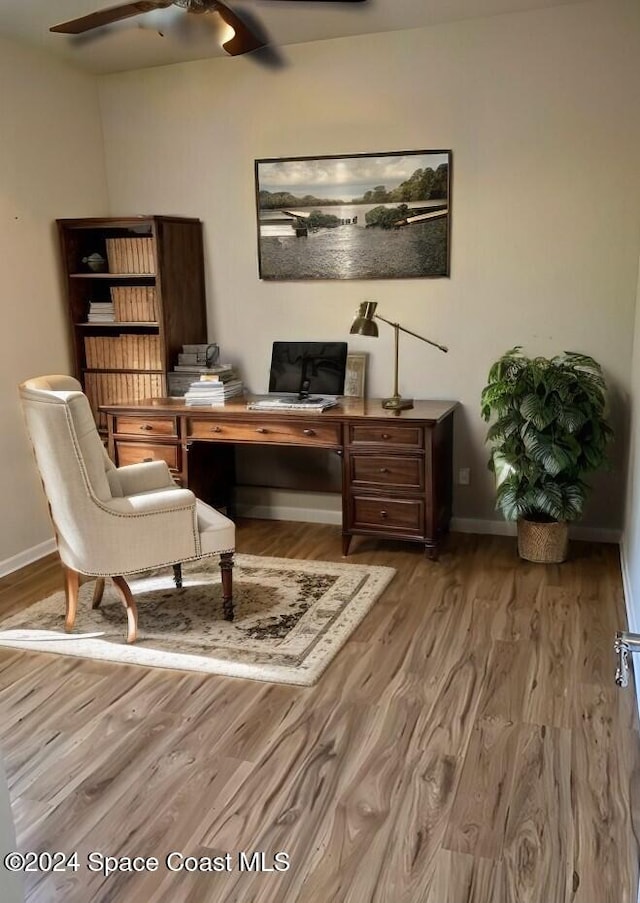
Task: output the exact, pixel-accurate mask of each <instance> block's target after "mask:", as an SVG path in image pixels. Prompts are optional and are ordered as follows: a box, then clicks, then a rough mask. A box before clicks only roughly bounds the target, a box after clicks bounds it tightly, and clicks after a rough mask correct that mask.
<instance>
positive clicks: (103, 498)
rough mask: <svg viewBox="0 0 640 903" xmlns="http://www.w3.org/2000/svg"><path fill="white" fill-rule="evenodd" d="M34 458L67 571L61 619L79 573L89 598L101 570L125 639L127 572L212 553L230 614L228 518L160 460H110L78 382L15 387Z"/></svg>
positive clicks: (46, 379) (70, 606) (45, 380)
mask: <svg viewBox="0 0 640 903" xmlns="http://www.w3.org/2000/svg"><path fill="white" fill-rule="evenodd" d="M19 391H20V399H21V402H22V408H23V411H24V415H25V420H26V425H27V431H28V433H29V436H30V439H31V443H32V445H33V450H34V453H35V458H36V463H37V466H38V469H39V471H40V476H41V478H42V483H43V487H44V491H45V494H46V496H47V500H48V502H49V510H50V512H51V517H52V520H53V525H54V529H55V534H56V541H57V546H58V552H59V554H60V558H61V560H62V564H63V567H64V572H65V596H66V618H65V629H66V630H67V631H71V630H72V629H73V625H74V623H75V619H76V610H77V604H78V589H79V584H80V579H79V578H80V575H82V574H85V575H87V576H91V577H97V578H98V579H97V580H96V586H95V591H94V597H93V607H94V608H97V607H98V606H99V605H100V602H101V599H102V594H103V591H104V582H105V577H110V578H111V579H112V580H113V583H114V586H115V587H116V589H117V591H118V593H119V595H120V598H121V599H122V602H123V604H124V606H125V608H126V611H127V620H128V632H127V641H128V642H129V643H133V642H134V641H135V639H136V632H137V609H136V604H135V600H134V598H133V595H132V593H131V590H130V589H129V585H128V584H127V581H126V579H125V578H126V576H127V575H129V574H135V573H139V572H141V571H147V570H150V569H152V568H161V567H165V566H166V567H169V566H171V565H172V566H173V567H174V576H175V581H176V585H177V586H180V585H181V579H182V578H181V570H180V566H181V564H182V562H185V561H193V560H194V559H198V558H203V557H205V556H208V555H216V554H217V555H220V568H221V572H222V596H223V610H224V616H225V618H226V619H227V620H232V619H233V596H232V567H233V552H234V547H235V525H234V523H233V521H231V520H229V518H227V517H225V516H224V515H223V514H221V513H220V512H219V511H216V510H215V509H214V508H211V507H210V506H209V505H206V504H205V503H204V502H202V501H200V500H199V499H196V497H195V496H194V494H193V493H192V492H191V491H190V490H188V489H182V488H180V487H179V486H177V485H176V483H175V482H174V481H173V479H172V477H171V474H170V472H169V468H168V467H167V465H166V463H165V462H164V461H151V462H145V463H141V464H130V465H128V466H126V467H116V466H115V465H114V464H113V462H112V461H111V460H110V458H109V457H108V455H107V453H106V451H105V449H104V446H103V444H102V441H101V439H100V436H99V434H98V431H97V429H96V425H95V421H94V419H93V415H92V413H91V408H90V406H89V401H88V399H87V397H86V395H84V394H83V392H82V387H81V385H80V383H79V382H78V381H77V380H75V379H73V378H72V377H70V376H41V377H37V378H35V379H29V380H27V381H26V382H24V383H22V384H21V385H20V387H19Z"/></svg>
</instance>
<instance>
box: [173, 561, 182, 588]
mask: <svg viewBox="0 0 640 903" xmlns="http://www.w3.org/2000/svg"><path fill="white" fill-rule="evenodd" d="M173 580H174V582H175V585H176V589H182V565H181V564H174V566H173Z"/></svg>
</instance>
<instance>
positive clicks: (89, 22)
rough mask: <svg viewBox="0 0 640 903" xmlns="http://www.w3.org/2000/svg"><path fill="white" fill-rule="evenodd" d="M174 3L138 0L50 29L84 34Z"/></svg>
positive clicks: (160, 0)
mask: <svg viewBox="0 0 640 903" xmlns="http://www.w3.org/2000/svg"><path fill="white" fill-rule="evenodd" d="M172 5H173V0H138V2H136V3H125V4H124V5H123V6H112V7H111V8H110V9H101V10H98V11H97V12H95V13H89V15H88V16H82V17H81V18H80V19H72V20H71V21H70V22H63V23H62V25H54V26H53V28H50V29H49V31H55V32H60V33H62V34H82V33H83V32H85V31H90V30H91V29H92V28H100V26H102V25H111V23H112V22H119V21H120V20H121V19H129V18H130V17H131V16H138V15H140V13H149V12H151V11H152V10H154V9H165V8H166V7H167V6H172Z"/></svg>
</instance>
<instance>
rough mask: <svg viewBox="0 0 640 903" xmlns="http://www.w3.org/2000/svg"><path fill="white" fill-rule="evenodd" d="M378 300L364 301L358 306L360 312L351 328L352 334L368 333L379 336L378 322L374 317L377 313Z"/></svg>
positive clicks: (374, 336) (375, 336)
mask: <svg viewBox="0 0 640 903" xmlns="http://www.w3.org/2000/svg"><path fill="white" fill-rule="evenodd" d="M377 306H378V303H377V301H363V302H362V304H361V305H360V306H359V307H358V313H357V314H356V317H355V319H354V321H353V323H352V324H351V329H350V330H349V332H350V334H351V335H368V336H372V337H373V338H374V339H377V338H378V324H377V323H376V321H375V320H374V319H373V318H374V316H375V313H376V307H377Z"/></svg>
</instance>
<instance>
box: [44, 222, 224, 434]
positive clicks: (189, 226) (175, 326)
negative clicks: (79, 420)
mask: <svg viewBox="0 0 640 903" xmlns="http://www.w3.org/2000/svg"><path fill="white" fill-rule="evenodd" d="M57 225H58V232H59V236H60V247H61V253H62V266H63V270H64V278H65V288H66V295H67V302H68V310H69V322H70V328H71V334H72V341H73V356H74V368H75V376H76V377H77V378H78V379H79V380H80V381H81V383H82V385H83V387H84V390H85V392H86V393H87V395H88V397H89V401H90V403H91V406H92V409H93V411H94V414H95V416H96V422H97V423H98V427H99V428H100V429H105V428H106V419H105V417H104V415H103V414H101V413H100V412H99V410H98V408H99V406H100V405H103V404H110V403H124V402H127V401H132V402H134V401H138V400H140V399H142V398H155V397H162V396H165V395H166V394H167V372H168V371H169V370H171V369H172V368H173V367H174V366H175V364H176V363H177V360H178V353H179V352H180V351H181V350H182V345H184V344H197V343H201V342H202V343H204V342H206V341H207V320H206V299H205V284H204V262H203V249H202V224H201V222H200V220H197V219H189V218H185V217H169V216H136V217H124V218H122V217H112V218H105V219H99V218H91V219H59V220H57ZM95 255H99V256H100V258H101V259H102V260H103V261H104V264H103V266H102V267H101V268H100V269H99V270H98V271H96V270H95V269H93V267H95V266H100V262H99V261H98V262H97V263H96V258H95ZM107 303H110V304H113V316H114V320H113V321H108V320H104V319H99V320H96V321H90V320H89V314H90V311H91V312H92V316H93V317H95V316H99V314H97V308H100V310H101V312H103V311H104V307H101V305H104V304H107ZM92 305H94V306H92ZM102 316H104V313H102Z"/></svg>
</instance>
